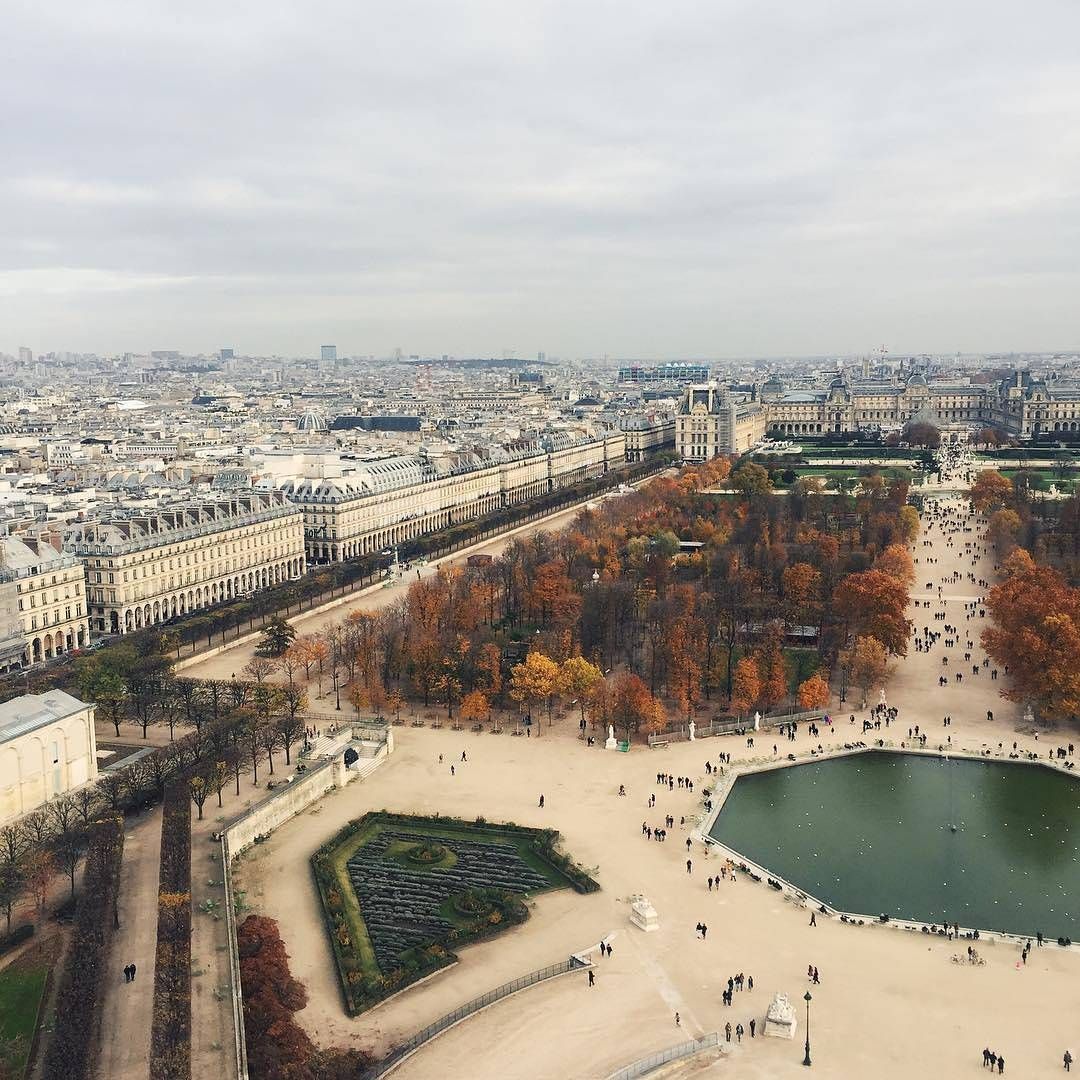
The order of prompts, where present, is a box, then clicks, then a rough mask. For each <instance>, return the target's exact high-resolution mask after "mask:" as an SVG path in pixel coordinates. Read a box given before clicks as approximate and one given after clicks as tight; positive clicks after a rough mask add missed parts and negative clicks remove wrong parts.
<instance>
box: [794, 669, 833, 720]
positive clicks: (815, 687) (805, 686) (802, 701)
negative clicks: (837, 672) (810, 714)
mask: <svg viewBox="0 0 1080 1080" xmlns="http://www.w3.org/2000/svg"><path fill="white" fill-rule="evenodd" d="M797 699H798V702H799V708H800V709H806V710H808V711H809V710H812V709H824V708H825V706H826V705H828V704H829V682H828V680H827V679H826V678H824V676H822V674H821V673H820V672H814V674H813V675H811V676H810V678H808V679H804V680H803V681H802V682H801V683H799V690H798V693H797Z"/></svg>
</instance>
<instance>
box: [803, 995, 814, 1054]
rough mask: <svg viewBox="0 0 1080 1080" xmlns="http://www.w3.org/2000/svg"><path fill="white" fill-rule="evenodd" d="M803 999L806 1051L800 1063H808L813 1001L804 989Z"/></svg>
mask: <svg viewBox="0 0 1080 1080" xmlns="http://www.w3.org/2000/svg"><path fill="white" fill-rule="evenodd" d="M803 1000H804V1001H805V1002H806V1053H805V1054H804V1055H803V1059H802V1063H803V1064H804V1065H810V1064H811V1061H810V1002H811V1001H813V998H811V997H810V991H809V990H807V991H806V994H805V995H804V996H803Z"/></svg>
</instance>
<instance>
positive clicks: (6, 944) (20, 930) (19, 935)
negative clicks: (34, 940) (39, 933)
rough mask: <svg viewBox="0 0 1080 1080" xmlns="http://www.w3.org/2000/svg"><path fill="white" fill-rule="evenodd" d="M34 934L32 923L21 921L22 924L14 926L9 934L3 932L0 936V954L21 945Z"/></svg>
mask: <svg viewBox="0 0 1080 1080" xmlns="http://www.w3.org/2000/svg"><path fill="white" fill-rule="evenodd" d="M33 936H34V924H33V923H23V924H22V926H16V927H15V929H14V930H12V931H11V933H10V934H4V935H3V936H2V937H0V956H3V954H4V953H6V952H8V951H10V950H11V949H14V948H15V946H16V945H21V944H22V943H23V942H24V941H27V940H28V939H29V938H31V937H33Z"/></svg>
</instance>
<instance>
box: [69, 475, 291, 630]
mask: <svg viewBox="0 0 1080 1080" xmlns="http://www.w3.org/2000/svg"><path fill="white" fill-rule="evenodd" d="M64 544H65V548H66V549H67V550H68V551H70V552H72V553H73V554H75V555H77V556H78V557H79V558H80V559H82V560H83V562H84V563H85V565H86V572H87V578H88V582H87V593H88V603H89V612H90V623H91V627H92V629H93V630H94V632H95V633H111V634H117V633H126V632H128V631H131V630H138V629H140V628H141V627H144V626H153V625H156V624H158V623H162V622H165V621H167V620H168V619H172V618H174V617H176V616H178V615H185V614H187V613H188V612H192V611H197V610H198V609H199V608H204V607H209V606H211V605H213V604H217V603H219V602H221V601H224V600H230V599H232V598H233V597H236V596H243V595H246V594H248V593H252V592H255V591H256V590H258V589H265V588H268V587H269V586H271V585H277V584H279V583H280V582H282V581H289V580H292V579H294V578H298V577H300V575H301V574H303V572H304V567H305V558H304V515H303V512H302V511H301V509H300V507H298V506H295V505H294V504H293V503H292V502H290V501H289V500H288V499H287V498H286V497H285V495H284V494H282V493H280V492H274V491H267V492H247V493H245V494H242V495H234V496H231V497H229V498H224V499H214V500H211V499H199V500H191V501H186V502H183V503H178V504H175V505H171V506H165V507H161V508H159V509H155V510H152V511H144V510H138V511H119V512H116V513H114V514H112V515H110V516H108V517H106V518H102V519H100V520H96V521H92V522H87V523H84V524H80V525H78V526H76V527H75V528H74V529H72V530H71V531H69V532H68V533H67V535H66V536H65V539H64Z"/></svg>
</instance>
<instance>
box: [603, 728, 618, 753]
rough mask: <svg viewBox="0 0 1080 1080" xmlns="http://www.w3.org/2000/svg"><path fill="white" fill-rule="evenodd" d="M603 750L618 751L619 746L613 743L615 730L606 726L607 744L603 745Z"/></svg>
mask: <svg viewBox="0 0 1080 1080" xmlns="http://www.w3.org/2000/svg"><path fill="white" fill-rule="evenodd" d="M604 749H605V750H618V749H619V744H618V743H617V742H616V741H615V729H614V728H613V727H612V726H611V724H608V726H607V742H606V743H604Z"/></svg>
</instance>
